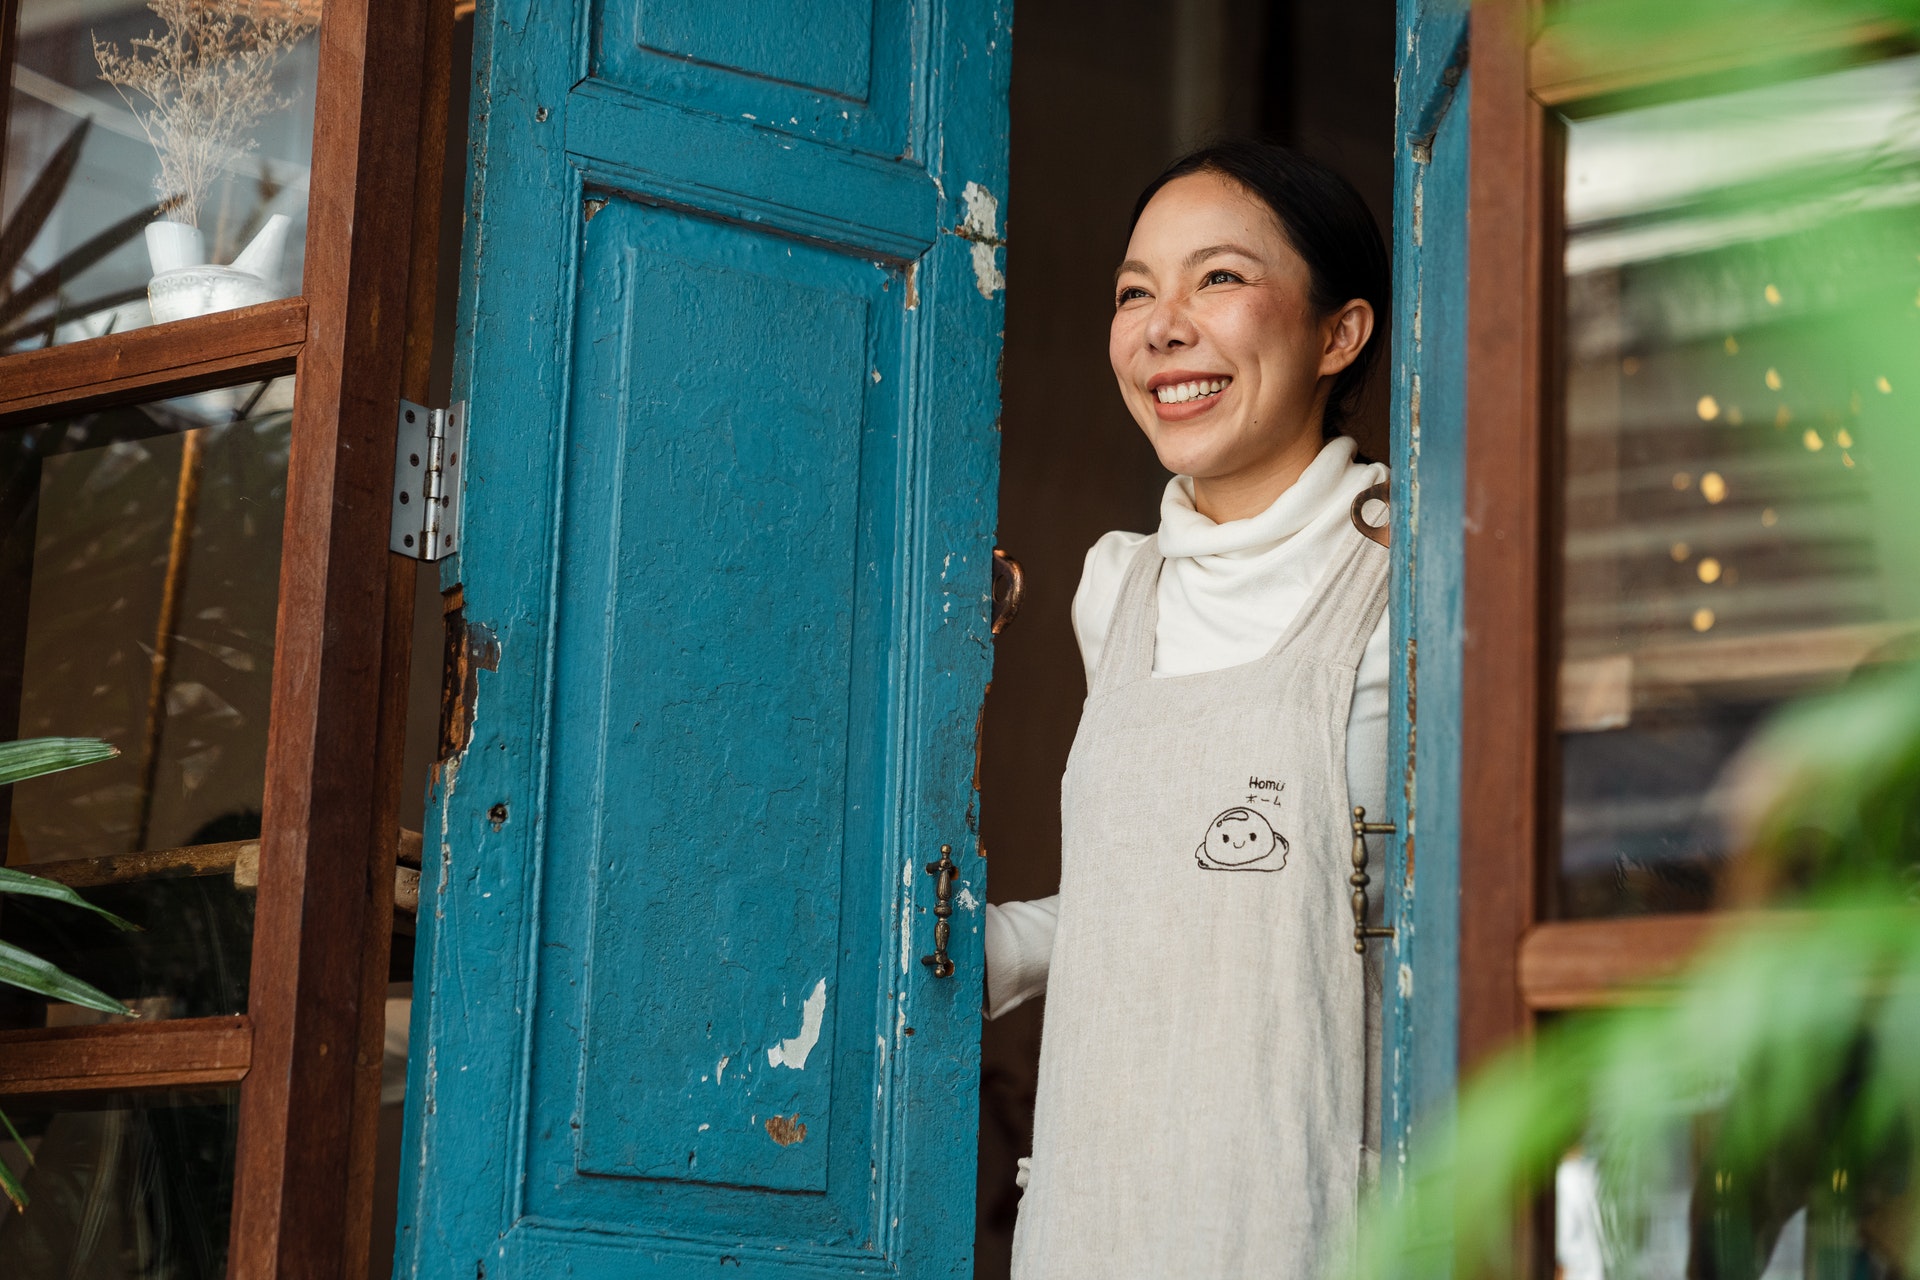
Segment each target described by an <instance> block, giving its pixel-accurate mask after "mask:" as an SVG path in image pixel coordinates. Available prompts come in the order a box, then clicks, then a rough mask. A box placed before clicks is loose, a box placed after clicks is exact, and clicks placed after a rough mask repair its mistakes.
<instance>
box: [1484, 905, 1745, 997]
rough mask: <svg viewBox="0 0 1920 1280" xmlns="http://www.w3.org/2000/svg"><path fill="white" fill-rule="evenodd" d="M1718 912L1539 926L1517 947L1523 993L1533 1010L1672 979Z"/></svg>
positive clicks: (1623, 993)
mask: <svg viewBox="0 0 1920 1280" xmlns="http://www.w3.org/2000/svg"><path fill="white" fill-rule="evenodd" d="M1733 918H1734V917H1730V916H1728V915H1725V914H1719V915H1707V914H1698V915H1669V916H1640V917H1635V918H1632V919H1624V920H1578V921H1565V922H1555V923H1551V924H1542V925H1536V926H1535V927H1534V928H1532V929H1530V930H1529V931H1528V932H1527V935H1526V938H1525V939H1524V940H1523V941H1522V942H1521V944H1520V993H1521V996H1522V997H1523V998H1524V999H1525V1001H1526V1004H1527V1008H1529V1009H1532V1010H1535V1011H1541V1012H1545V1011H1551V1010H1563V1009H1586V1008H1592V1007H1594V1006H1596V1005H1605V1004H1618V1003H1620V1002H1622V1001H1624V1000H1627V999H1631V998H1634V997H1635V995H1636V994H1637V989H1638V988H1642V987H1644V985H1645V984H1647V983H1649V982H1653V981H1656V980H1658V979H1661V978H1668V977H1672V976H1673V975H1674V974H1676V973H1678V972H1679V971H1680V970H1681V969H1682V968H1683V967H1684V966H1685V965H1686V963H1687V961H1689V960H1691V959H1692V958H1693V956H1694V953H1695V952H1697V951H1699V949H1700V947H1701V944H1702V943H1704V942H1705V941H1706V940H1707V937H1708V935H1709V934H1710V933H1711V932H1712V931H1713V930H1714V929H1715V928H1718V927H1721V926H1723V925H1725V924H1726V923H1727V922H1728V921H1729V920H1730V919H1733Z"/></svg>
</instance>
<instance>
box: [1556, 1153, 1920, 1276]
mask: <svg viewBox="0 0 1920 1280" xmlns="http://www.w3.org/2000/svg"><path fill="white" fill-rule="evenodd" d="M1817 1128H1818V1126H1817V1123H1815V1124H1811V1125H1809V1127H1808V1129H1807V1131H1806V1132H1804V1133H1801V1134H1796V1135H1792V1136H1793V1138H1794V1141H1792V1142H1790V1143H1787V1144H1784V1145H1783V1147H1782V1150H1781V1151H1780V1152H1779V1153H1777V1154H1776V1156H1775V1158H1774V1160H1773V1162H1772V1164H1771V1165H1770V1167H1768V1168H1767V1170H1766V1172H1765V1174H1764V1175H1763V1176H1761V1177H1759V1178H1754V1177H1751V1176H1749V1177H1748V1178H1747V1179H1745V1180H1741V1179H1736V1178H1734V1177H1733V1175H1732V1174H1730V1173H1729V1172H1727V1171H1726V1170H1719V1169H1715V1168H1713V1167H1712V1165H1711V1163H1710V1157H1708V1156H1706V1155H1705V1151H1704V1141H1705V1137H1706V1135H1705V1134H1703V1133H1702V1132H1700V1131H1699V1129H1698V1127H1697V1126H1693V1127H1690V1126H1688V1125H1685V1124H1680V1125H1677V1126H1676V1127H1675V1128H1674V1129H1672V1130H1671V1131H1669V1133H1668V1135H1667V1141H1666V1143H1665V1145H1664V1147H1663V1149H1661V1150H1657V1151H1648V1152H1640V1153H1636V1158H1635V1159H1633V1160H1632V1164H1633V1168H1634V1174H1633V1176H1632V1177H1633V1180H1632V1181H1631V1183H1630V1184H1629V1183H1628V1182H1627V1177H1628V1175H1626V1173H1625V1171H1624V1169H1623V1167H1622V1165H1623V1163H1624V1162H1615V1163H1610V1162H1609V1161H1608V1160H1607V1159H1606V1158H1605V1157H1606V1154H1607V1153H1605V1152H1603V1151H1597V1150H1592V1149H1587V1148H1576V1149H1575V1150H1573V1151H1571V1152H1569V1153H1568V1154H1567V1155H1566V1156H1565V1157H1563V1158H1562V1159H1561V1161H1560V1165H1559V1168H1558V1169H1557V1170H1556V1171H1555V1176H1554V1184H1553V1199H1554V1206H1553V1208H1554V1215H1553V1216H1554V1261H1555V1274H1556V1275H1557V1276H1558V1277H1559V1280H1680V1278H1681V1277H1683V1276H1714V1277H1719V1278H1720V1280H1802V1278H1803V1277H1804V1278H1805V1280H1851V1278H1852V1277H1863V1278H1864V1277H1892V1276H1897V1275H1899V1274H1901V1272H1900V1260H1901V1255H1902V1210H1903V1197H1902V1193H1903V1192H1904V1190H1905V1187H1904V1182H1905V1164H1904V1160H1903V1159H1900V1160H1895V1161H1884V1160H1883V1161H1880V1162H1877V1163H1875V1162H1869V1163H1868V1164H1866V1165H1864V1166H1861V1167H1855V1165H1854V1162H1853V1161H1851V1160H1849V1159H1846V1158H1844V1157H1839V1156H1837V1154H1836V1151H1835V1149H1834V1147H1833V1146H1832V1145H1830V1144H1829V1143H1827V1142H1822V1141H1820V1140H1819V1138H1820V1137H1821V1136H1822V1135H1819V1134H1818V1133H1817V1132H1816V1131H1817ZM1825 1136H1826V1137H1828V1138H1831V1137H1832V1135H1825ZM1748 1184H1751V1185H1748Z"/></svg>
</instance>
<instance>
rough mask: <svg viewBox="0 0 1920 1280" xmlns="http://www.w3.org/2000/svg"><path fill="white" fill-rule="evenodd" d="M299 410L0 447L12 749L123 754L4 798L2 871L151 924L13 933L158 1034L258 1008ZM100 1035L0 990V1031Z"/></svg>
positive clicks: (203, 413) (2, 641)
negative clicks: (256, 951)
mask: <svg viewBox="0 0 1920 1280" xmlns="http://www.w3.org/2000/svg"><path fill="white" fill-rule="evenodd" d="M291 400H292V380H291V379H279V380H276V381H275V382H272V383H259V384H255V385H253V386H249V387H240V388H233V389H229V390H221V391H212V392H204V393H201V394H199V395H195V396H190V397H185V398H182V399H177V400H172V401H166V402H161V403H154V404H146V405H136V406H129V407H125V408H116V409H108V410H103V411H101V412H98V413H92V414H87V415H85V416H82V417H78V418H73V419H68V420H64V421H58V422H50V423H45V424H41V425H39V426H34V427H28V428H24V429H18V430H12V431H6V432H0V598H4V599H8V600H13V601H18V602H20V603H21V605H22V606H23V607H19V608H15V609H12V610H8V611H6V612H4V613H0V735H4V736H5V737H9V738H10V737H40V736H49V735H52V736H69V735H70V736H83V737H97V738H103V739H105V740H106V741H108V742H110V743H112V744H113V745H114V746H116V747H118V748H119V749H120V756H119V757H118V758H117V759H114V760H110V761H107V762H105V763H102V764H97V765H89V766H87V767H84V768H80V769H74V770H70V771H68V772H66V773H59V774H53V775H50V776H48V777H44V778H35V779H30V780H28V781H26V782H21V783H18V784H16V785H14V786H12V787H10V788H0V823H4V828H3V829H4V831H5V833H6V845H5V849H6V862H7V864H8V865H11V866H23V867H29V868H31V869H33V870H35V871H37V872H40V873H42V874H47V875H52V876H55V877H56V878H58V879H62V880H65V881H66V882H68V883H70V884H73V885H75V886H76V887H78V888H81V889H82V891H83V892H85V893H86V894H87V896H88V897H89V898H90V899H91V900H93V901H95V902H97V903H99V904H100V905H102V906H105V907H107V908H108V909H109V910H111V911H114V912H117V913H118V914H120V915H123V916H125V917H126V918H128V919H129V920H132V921H134V922H135V923H137V924H139V925H142V926H144V929H145V931H144V932H142V933H137V934H125V933H120V932H117V931H115V930H113V929H111V928H110V927H101V926H102V924H103V923H104V922H99V921H97V920H95V918H93V917H92V916H91V915H89V914H88V913H84V912H77V911H74V910H73V909H71V908H67V907H62V906H61V905H60V904H58V903H48V902H45V901H42V900H36V899H26V898H13V897H9V898H8V899H6V900H5V901H4V902H0V937H4V938H6V939H7V940H8V941H11V942H15V943H17V944H19V945H22V946H25V947H27V948H28V949H30V950H32V951H34V952H35V953H36V954H40V955H43V956H46V957H47V958H49V959H51V960H53V961H54V962H55V963H57V964H60V965H61V966H62V967H64V968H66V969H68V970H69V971H70V972H72V973H74V974H76V975H78V976H80V977H83V978H85V979H86V980H87V981H89V982H92V983H94V984H95V985H97V986H99V987H101V988H103V989H105V990H107V991H108V992H110V993H111V994H113V995H115V996H117V997H119V998H121V999H123V1000H127V1001H129V1002H134V1003H138V1004H139V1006H140V1008H141V1011H142V1012H143V1013H144V1014H145V1015H147V1016H154V1017H190V1016H199V1015H208V1014H227V1013H237V1012H241V1011H243V1010H244V1008H245V1005H246V986H247V957H248V954H249V949H250V947H251V934H252V913H253V903H252V894H251V892H249V891H248V890H249V889H250V887H251V883H252V882H253V880H254V876H255V875H256V874H257V872H256V868H257V865H258V864H257V850H255V849H253V848H251V847H250V846H249V845H248V844H247V843H246V842H250V841H252V840H254V839H255V838H256V837H257V836H258V835H259V830H260V798H261V792H262V788H263V784H264V778H265V773H264V767H265V756H266V744H267V713H268V701H269V696H270V692H271V682H272V672H273V628H274V615H275V610H276V608H277V604H278V594H279V591H278V586H279V568H280V544H281V525H282V521H283V518H284V512H285V505H286V473H287V454H288V444H289V427H290V412H289V405H290V404H291ZM155 851H161V852H155ZM166 851H171V852H166ZM130 855H137V856H130ZM236 880H238V883H236ZM91 1019H92V1015H86V1014H83V1013H82V1011H79V1010H75V1009H69V1008H66V1007H63V1006H54V1007H48V1006H47V1005H45V1003H44V1002H37V1001H34V1000H31V999H29V998H28V997H26V996H25V995H24V994H23V993H18V992H12V993H10V994H0V1026H14V1027H19V1026H42V1025H50V1024H58V1023H61V1022H68V1023H71V1022H75V1021H87V1020H91Z"/></svg>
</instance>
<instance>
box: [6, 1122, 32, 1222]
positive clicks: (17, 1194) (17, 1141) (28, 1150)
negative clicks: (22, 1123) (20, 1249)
mask: <svg viewBox="0 0 1920 1280" xmlns="http://www.w3.org/2000/svg"><path fill="white" fill-rule="evenodd" d="M0 1125H3V1126H5V1127H6V1130H7V1136H8V1137H10V1138H12V1139H13V1145H14V1146H16V1147H19V1148H20V1154H21V1155H23V1156H25V1157H26V1158H27V1166H28V1167H29V1168H31V1167H32V1166H33V1165H34V1163H35V1161H34V1158H33V1148H32V1147H29V1146H28V1145H27V1140H26V1139H25V1138H23V1137H21V1136H20V1131H19V1130H18V1129H16V1128H14V1127H13V1121H11V1120H9V1119H7V1113H6V1112H4V1111H0ZM0 1193H4V1194H5V1195H6V1197H7V1199H9V1200H11V1201H13V1207H14V1208H15V1209H18V1210H19V1211H20V1212H22V1213H25V1212H26V1210H27V1188H26V1186H25V1185H24V1184H23V1183H22V1182H21V1181H20V1179H18V1178H16V1177H14V1176H13V1170H11V1169H9V1168H7V1166H6V1164H5V1163H4V1162H0Z"/></svg>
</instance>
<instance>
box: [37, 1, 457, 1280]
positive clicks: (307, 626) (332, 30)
mask: <svg viewBox="0 0 1920 1280" xmlns="http://www.w3.org/2000/svg"><path fill="white" fill-rule="evenodd" d="M22 3H23V0H0V66H4V67H6V68H9V77H10V75H11V72H10V69H11V67H12V65H13V56H14V55H13V33H14V31H15V30H16V27H17V20H18V18H19V15H20V11H21V7H22ZM453 18H454V4H453V3H452V0H326V3H325V4H324V5H323V6H321V10H320V24H319V29H318V32H317V36H316V38H317V39H318V41H319V71H318V79H317V83H316V86H315V105H314V136H313V163H312V180H311V191H310V194H309V203H308V214H307V232H306V235H307V241H306V266H305V274H304V278H303V282H302V291H301V294H300V296H298V297H293V298H286V299H283V300H280V301H276V302H269V303H264V304H262V305H259V306H254V307H248V308H245V309H242V310H238V311H228V312H222V313H218V314H214V315H209V316H203V317H198V318H195V319H189V320H182V321H178V322H175V323H172V324H165V325H155V326H152V327H150V328H144V329H138V330H133V331H130V332H128V333H126V334H124V335H112V336H108V337H103V338H95V339H91V340H88V341H84V342H76V343H72V344H70V345H66V346H60V347H52V348H48V349H44V350H38V351H30V352H24V353H20V354H16V355H9V356H0V430H6V429H9V428H15V427H19V426H23V425H26V424H30V423H36V422H42V421H45V420H48V419H50V418H57V417H62V416H66V415H70V414H74V413H79V412H84V411H89V410H93V409H98V408H101V407H104V406H108V405H114V404H125V403H129V402H133V401H139V400H149V399H156V398H161V397H167V396H177V395H183V394H187V393H190V392H194V391H200V390H205V389H207V388H211V387H217V386H230V385H234V384H236V383H244V382H249V381H257V380H261V379H265V378H271V377H278V376H281V375H284V374H289V373H291V374H294V375H295V376H296V380H295V384H294V407H293V421H292V452H291V460H290V463H289V467H288V476H287V503H286V528H285V539H284V544H283V551H282V556H281V564H280V598H279V610H278V616H277V619H276V624H275V658H274V667H273V684H272V703H271V712H270V718H269V726H268V742H267V755H266V780H265V790H264V795H263V797H262V810H263V813H262V825H261V833H260V838H259V859H260V879H259V888H258V898H257V902H256V908H255V929H254V941H253V955H252V979H251V989H250V995H249V999H248V1010H247V1013H246V1014H245V1015H243V1016H238V1017H221V1018H189V1019H181V1020H176V1021H168V1022H154V1023H140V1022H125V1023H114V1024H107V1025H102V1026H92V1027H80V1028H65V1029H57V1030H25V1031H9V1032H4V1033H0V1106H4V1105H6V1104H8V1103H19V1102H22V1101H47V1100H54V1099H72V1098H75V1097H85V1096H90V1095H91V1096H98V1095H102V1094H108V1093H114V1094H121V1093H128V1092H142V1091H145V1092H152V1091H160V1090H169V1089H180V1088H186V1087H195V1088H204V1087H206V1086H209V1085H215V1086H228V1087H231V1086H238V1089H239V1098H240V1104H239V1105H240V1120H239V1137H238V1150H237V1152H236V1170H235V1184H234V1205H233V1225H232V1234H231V1238H230V1249H229V1256H228V1263H227V1267H228V1274H230V1275H232V1276H236V1277H240V1276H244V1277H249V1278H250V1280H251V1278H254V1277H270V1276H276V1275H282V1274H284V1275H294V1274H299V1275H338V1276H358V1275H364V1274H365V1273H366V1271H367V1265H368V1249H369V1243H368V1239H369V1219H370V1215H371V1211H372V1182H373V1154H374V1145H375V1136H376V1123H377V1118H378V1106H379V1090H380V1060H381V1054H382V1048H383V1038H384V1009H385V995H386V988H387V980H388V964H389V952H390V946H391V938H392V922H393V915H392V911H393V887H394V874H393V867H394V858H395V850H396V848H397V842H398V822H397V818H396V813H397V809H398V801H399V787H400V781H401V778H400V774H401V770H400V760H401V752H402V749H403V746H404V737H405V725H406V700H407V673H408V663H409V660H410V650H411V644H412V636H413V630H412V627H413V607H414V575H415V568H416V566H415V564H414V562H413V561H411V560H407V559H404V558H402V557H399V556H395V555H392V554H391V553H390V552H389V551H388V550H387V538H388V525H389V514H388V512H389V505H390V493H391V486H392V482H393V447H394V422H395V416H396V412H397V408H396V401H397V400H398V399H399V398H400V397H403V396H404V397H406V398H410V399H414V400H421V401H424V400H425V399H426V398H427V379H428V372H429V363H430V354H431V351H432V343H433V316H434V299H435V287H436V283H437V281H436V278H435V276H436V264H437V261H438V251H439V245H438V240H439V234H440V195H441V175H442V168H443V163H444V160H443V154H442V152H443V150H444V146H445V139H446V125H447V119H446V112H447V101H448V87H449V85H448V77H449V74H450V65H451V49H452V25H453ZM5 108H6V103H5V101H4V100H0V150H3V149H4V146H5V140H6V139H5V130H4V120H5ZM228 853H229V854H230V853H231V851H228Z"/></svg>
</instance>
